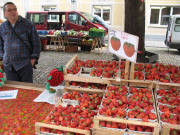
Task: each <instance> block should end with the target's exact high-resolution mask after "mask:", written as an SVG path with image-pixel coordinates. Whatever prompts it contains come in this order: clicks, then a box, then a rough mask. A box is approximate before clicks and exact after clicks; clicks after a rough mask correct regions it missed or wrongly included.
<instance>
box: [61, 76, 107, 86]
mask: <svg viewBox="0 0 180 135" xmlns="http://www.w3.org/2000/svg"><path fill="white" fill-rule="evenodd" d="M64 80H65V81H78V82H89V83H101V84H110V81H109V80H104V79H101V78H96V77H80V76H73V75H65V76H64Z"/></svg>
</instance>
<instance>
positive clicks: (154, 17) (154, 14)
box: [150, 9, 160, 24]
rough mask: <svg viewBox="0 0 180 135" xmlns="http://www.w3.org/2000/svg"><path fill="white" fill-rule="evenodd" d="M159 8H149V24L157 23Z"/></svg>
mask: <svg viewBox="0 0 180 135" xmlns="http://www.w3.org/2000/svg"><path fill="white" fill-rule="evenodd" d="M159 11H160V10H159V9H152V10H151V20H150V22H151V24H158V22H159V21H158V20H159Z"/></svg>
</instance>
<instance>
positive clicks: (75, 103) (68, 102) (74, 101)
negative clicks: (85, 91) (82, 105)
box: [62, 99, 79, 107]
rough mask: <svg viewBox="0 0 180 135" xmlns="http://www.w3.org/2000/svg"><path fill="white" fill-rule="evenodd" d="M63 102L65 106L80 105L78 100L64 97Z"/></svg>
mask: <svg viewBox="0 0 180 135" xmlns="http://www.w3.org/2000/svg"><path fill="white" fill-rule="evenodd" d="M62 102H63V106H67V105H72V106H74V107H75V106H76V105H79V101H78V100H70V99H62Z"/></svg>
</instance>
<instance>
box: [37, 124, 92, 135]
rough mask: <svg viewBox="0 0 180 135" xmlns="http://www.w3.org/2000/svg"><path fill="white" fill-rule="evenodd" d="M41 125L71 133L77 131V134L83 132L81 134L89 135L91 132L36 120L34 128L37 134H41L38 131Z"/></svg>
mask: <svg viewBox="0 0 180 135" xmlns="http://www.w3.org/2000/svg"><path fill="white" fill-rule="evenodd" d="M41 127H45V128H50V129H57V130H62V131H68V132H73V133H79V134H83V135H91V132H90V131H88V130H82V129H77V128H69V127H63V126H57V125H52V124H46V123H42V122H36V124H35V130H36V134H37V135H41V134H42V133H41V131H40V128H41Z"/></svg>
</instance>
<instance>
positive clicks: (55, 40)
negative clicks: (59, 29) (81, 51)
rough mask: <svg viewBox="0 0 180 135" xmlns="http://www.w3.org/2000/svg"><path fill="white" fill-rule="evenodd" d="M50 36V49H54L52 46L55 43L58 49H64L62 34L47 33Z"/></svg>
mask: <svg viewBox="0 0 180 135" xmlns="http://www.w3.org/2000/svg"><path fill="white" fill-rule="evenodd" d="M47 37H49V38H50V46H49V48H48V50H54V48H53V47H52V46H53V45H54V47H55V50H56V51H60V50H63V51H64V39H63V37H61V36H56V35H47Z"/></svg>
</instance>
